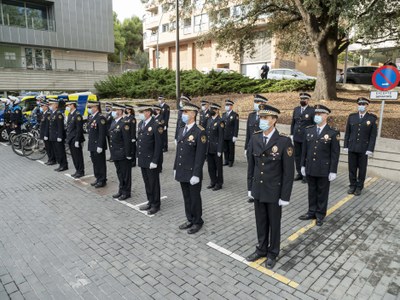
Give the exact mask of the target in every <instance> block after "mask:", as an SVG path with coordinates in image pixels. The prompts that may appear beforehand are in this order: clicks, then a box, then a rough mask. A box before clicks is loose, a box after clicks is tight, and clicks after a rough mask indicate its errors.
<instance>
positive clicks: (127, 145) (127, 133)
mask: <svg viewBox="0 0 400 300" xmlns="http://www.w3.org/2000/svg"><path fill="white" fill-rule="evenodd" d="M132 125H133V124H131V123H130V122H125V124H124V129H123V130H122V138H123V139H124V151H125V156H126V157H131V145H132V142H131V127H132Z"/></svg>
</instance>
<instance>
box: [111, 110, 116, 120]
mask: <svg viewBox="0 0 400 300" xmlns="http://www.w3.org/2000/svg"><path fill="white" fill-rule="evenodd" d="M111 116H112V117H113V118H114V119H115V118H116V117H117V112H116V111H112V112H111Z"/></svg>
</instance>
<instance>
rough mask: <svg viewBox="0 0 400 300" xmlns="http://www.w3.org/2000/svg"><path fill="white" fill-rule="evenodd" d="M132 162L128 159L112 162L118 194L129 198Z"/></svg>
mask: <svg viewBox="0 0 400 300" xmlns="http://www.w3.org/2000/svg"><path fill="white" fill-rule="evenodd" d="M131 164H132V162H131V161H130V160H128V159H121V160H114V165H115V168H116V169H117V177H118V181H119V187H118V193H119V194H122V195H125V196H131V189H132V167H131Z"/></svg>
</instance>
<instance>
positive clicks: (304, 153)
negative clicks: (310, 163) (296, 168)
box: [300, 131, 307, 167]
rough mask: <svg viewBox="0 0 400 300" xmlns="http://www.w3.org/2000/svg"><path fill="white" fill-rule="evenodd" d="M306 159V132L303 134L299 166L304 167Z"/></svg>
mask: <svg viewBox="0 0 400 300" xmlns="http://www.w3.org/2000/svg"><path fill="white" fill-rule="evenodd" d="M306 158H307V131H306V132H305V134H304V138H303V143H302V145H301V161H300V166H301V167H305V166H306Z"/></svg>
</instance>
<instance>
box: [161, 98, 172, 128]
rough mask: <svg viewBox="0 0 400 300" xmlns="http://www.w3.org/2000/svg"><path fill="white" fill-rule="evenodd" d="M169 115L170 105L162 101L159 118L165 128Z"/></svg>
mask: <svg viewBox="0 0 400 300" xmlns="http://www.w3.org/2000/svg"><path fill="white" fill-rule="evenodd" d="M169 115H170V107H169V105H168V104H167V103H164V105H163V106H162V107H161V112H160V116H161V119H162V120H163V121H164V126H166V127H167V128H168V123H169Z"/></svg>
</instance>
